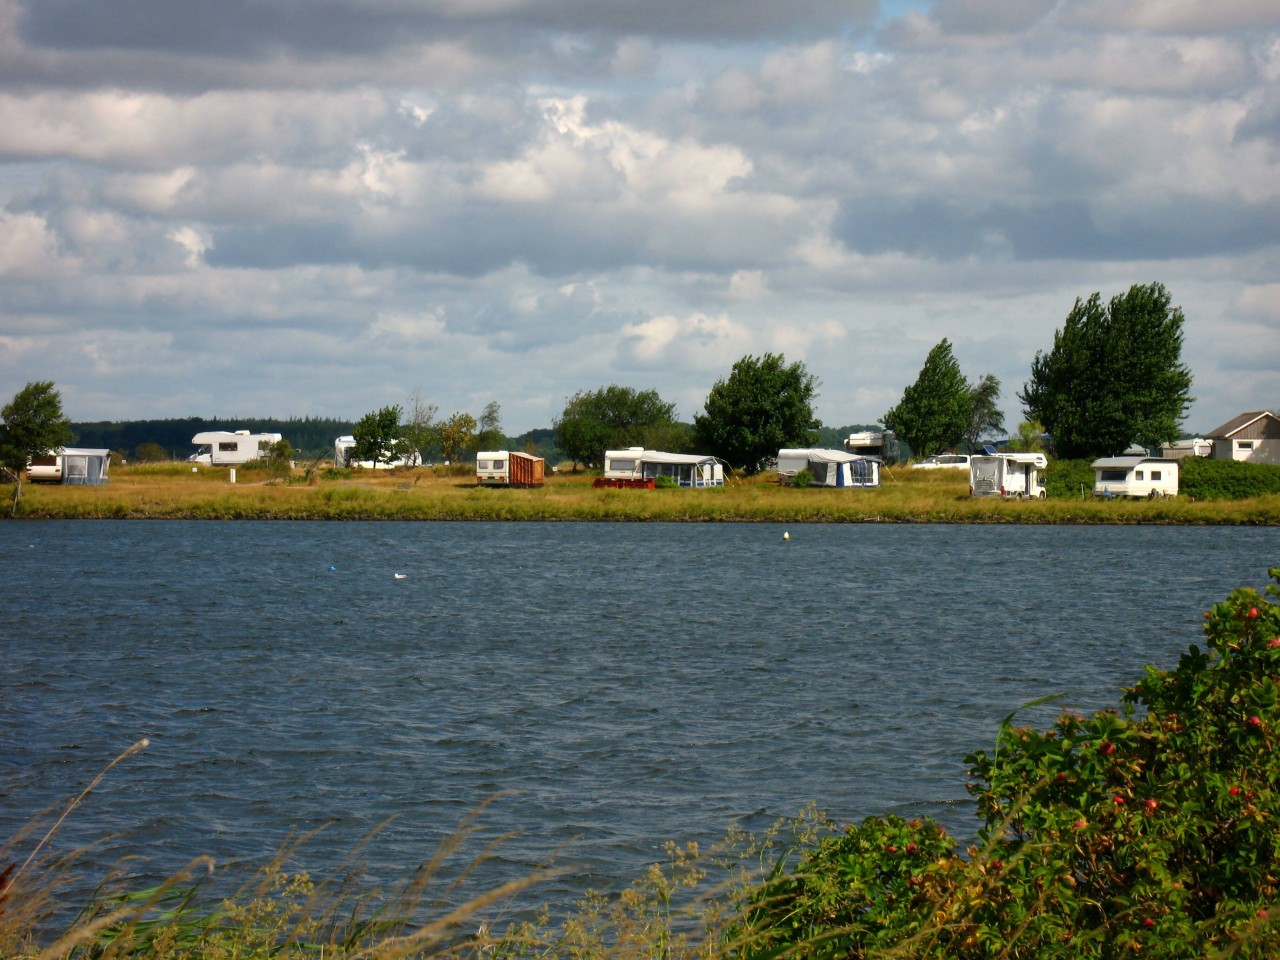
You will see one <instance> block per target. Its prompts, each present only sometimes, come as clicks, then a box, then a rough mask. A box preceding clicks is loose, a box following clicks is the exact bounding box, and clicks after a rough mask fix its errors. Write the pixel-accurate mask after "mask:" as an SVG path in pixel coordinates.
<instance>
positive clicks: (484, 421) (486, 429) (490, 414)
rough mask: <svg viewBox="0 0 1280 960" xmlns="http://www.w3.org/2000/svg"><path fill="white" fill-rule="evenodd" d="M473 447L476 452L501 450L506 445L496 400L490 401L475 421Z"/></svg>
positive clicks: (500, 408)
mask: <svg viewBox="0 0 1280 960" xmlns="http://www.w3.org/2000/svg"><path fill="white" fill-rule="evenodd" d="M476 431H477V432H476V438H475V445H476V449H477V450H501V449H502V448H503V447H505V446H506V445H507V438H506V437H505V436H503V435H502V407H500V406H499V405H498V401H497V400H490V401H489V402H488V403H487V404H485V407H484V410H482V411H481V412H480V418H479V419H478V420H477V421H476Z"/></svg>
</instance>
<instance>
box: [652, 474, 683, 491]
mask: <svg viewBox="0 0 1280 960" xmlns="http://www.w3.org/2000/svg"><path fill="white" fill-rule="evenodd" d="M653 486H654V489H656V490H677V489H679V487H680V482H679V481H678V480H676V478H675V477H654V478H653Z"/></svg>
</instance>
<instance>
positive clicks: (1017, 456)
mask: <svg viewBox="0 0 1280 960" xmlns="http://www.w3.org/2000/svg"><path fill="white" fill-rule="evenodd" d="M973 460H1009V461H1011V462H1012V463H1030V464H1034V465H1035V466H1037V467H1040V468H1042V469H1043V468H1044V467H1047V466H1048V465H1049V458H1048V457H1046V456H1045V455H1044V454H1043V453H1040V452H1039V451H1036V452H1034V453H988V454H979V455H977V456H975V457H973ZM970 462H972V461H970Z"/></svg>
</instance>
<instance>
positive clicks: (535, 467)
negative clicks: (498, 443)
mask: <svg viewBox="0 0 1280 960" xmlns="http://www.w3.org/2000/svg"><path fill="white" fill-rule="evenodd" d="M546 465H547V462H546V460H544V459H543V458H542V457H535V456H533V455H532V454H529V453H521V452H520V451H518V450H481V451H480V452H479V453H477V454H476V483H477V484H479V485H480V486H482V487H540V486H542V484H543V482H544V480H545V478H546Z"/></svg>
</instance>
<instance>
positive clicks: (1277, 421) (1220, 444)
mask: <svg viewBox="0 0 1280 960" xmlns="http://www.w3.org/2000/svg"><path fill="white" fill-rule="evenodd" d="M1209 439H1210V440H1212V441H1213V458H1214V459H1215V460H1247V461H1248V462H1249V463H1275V464H1280V417H1277V416H1276V415H1275V414H1274V413H1271V412H1270V411H1268V410H1258V411H1255V412H1253V413H1242V414H1240V416H1238V417H1236V418H1235V419H1234V420H1228V421H1227V422H1226V423H1224V424H1223V425H1222V426H1220V427H1218V428H1217V429H1216V430H1211V431H1209Z"/></svg>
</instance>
